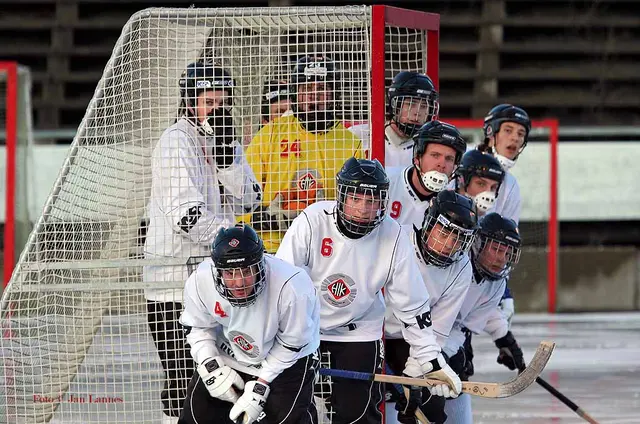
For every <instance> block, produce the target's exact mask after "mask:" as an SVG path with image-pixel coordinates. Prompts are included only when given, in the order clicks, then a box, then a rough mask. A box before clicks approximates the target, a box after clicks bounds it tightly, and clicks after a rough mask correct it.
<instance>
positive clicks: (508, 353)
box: [495, 331, 526, 371]
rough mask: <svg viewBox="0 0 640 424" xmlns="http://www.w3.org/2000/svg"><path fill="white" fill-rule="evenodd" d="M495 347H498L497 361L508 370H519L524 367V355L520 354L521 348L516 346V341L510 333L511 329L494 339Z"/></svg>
mask: <svg viewBox="0 0 640 424" xmlns="http://www.w3.org/2000/svg"><path fill="white" fill-rule="evenodd" d="M495 343H496V347H497V348H498V349H500V353H499V354H498V363H499V364H503V365H504V366H505V367H507V368H509V369H510V370H512V371H513V370H521V369H524V368H525V367H526V365H525V363H524V356H523V355H522V349H520V346H518V342H516V339H515V338H514V337H513V334H511V331H509V332H508V333H507V335H506V336H504V337H502V338H499V339H498V340H496V342H495Z"/></svg>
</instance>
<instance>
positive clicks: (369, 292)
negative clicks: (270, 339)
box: [276, 158, 461, 424]
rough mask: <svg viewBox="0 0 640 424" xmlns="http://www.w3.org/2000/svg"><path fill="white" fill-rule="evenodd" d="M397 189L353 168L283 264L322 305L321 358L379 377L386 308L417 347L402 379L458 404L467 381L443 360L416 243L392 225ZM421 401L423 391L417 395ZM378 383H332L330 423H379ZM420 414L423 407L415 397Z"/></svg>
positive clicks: (288, 239)
mask: <svg viewBox="0 0 640 424" xmlns="http://www.w3.org/2000/svg"><path fill="white" fill-rule="evenodd" d="M388 189H389V180H388V178H387V175H386V173H385V171H384V168H383V167H382V165H381V164H380V162H378V161H377V160H376V161H371V160H366V159H355V158H351V159H348V160H347V161H346V162H345V164H344V166H343V167H342V169H341V170H340V172H339V173H338V175H337V191H338V192H337V201H322V202H318V203H316V204H314V205H311V206H309V207H308V208H306V209H305V210H304V211H303V212H302V213H301V214H300V216H298V217H297V218H296V219H295V220H294V221H293V223H292V225H291V227H290V228H289V231H287V233H286V234H285V236H284V239H283V241H282V244H281V246H280V248H279V249H278V253H277V255H276V256H278V257H280V258H282V259H285V260H287V261H289V262H291V263H293V264H295V265H297V266H300V267H302V268H304V269H306V270H307V271H308V272H309V275H310V276H311V279H312V280H313V282H314V283H315V285H316V289H317V290H318V292H319V296H320V340H321V342H320V351H321V354H324V355H327V356H328V357H329V360H330V365H331V367H332V368H340V369H347V370H353V371H365V372H380V371H381V369H382V368H381V366H382V359H383V347H382V344H381V339H382V326H383V321H384V315H385V301H384V299H383V297H382V292H381V290H382V289H383V288H384V289H385V293H386V297H387V307H388V308H390V309H391V310H392V311H393V313H394V315H395V316H396V317H397V318H398V320H399V321H400V322H402V323H403V325H402V330H401V331H402V337H403V338H404V339H405V340H406V341H407V343H408V344H409V346H410V348H411V355H410V356H409V358H408V360H407V362H406V364H405V366H404V371H403V373H404V374H405V375H407V376H410V377H415V378H422V377H425V376H427V377H429V378H435V379H438V380H440V381H443V382H444V383H443V384H441V385H438V386H435V387H433V388H432V389H431V392H432V393H434V394H439V395H444V396H445V397H455V396H457V395H458V394H459V393H460V390H461V386H460V381H459V379H458V378H457V376H456V375H455V373H453V371H452V370H451V368H450V367H449V366H448V365H447V363H446V361H445V359H444V357H443V356H442V354H441V353H440V347H439V346H438V344H437V343H436V339H435V335H434V333H433V330H432V326H431V316H430V315H431V311H430V309H429V295H428V293H427V290H426V286H425V284H424V282H423V281H422V277H421V275H420V270H419V269H418V265H417V262H416V260H415V256H414V252H413V248H412V246H411V242H410V240H409V238H408V236H407V235H406V234H405V233H404V232H403V231H402V229H401V227H400V225H399V224H398V223H397V222H395V221H394V220H393V219H392V218H390V217H389V216H387V214H386V209H387V201H388ZM418 395H420V392H418ZM381 400H382V395H381V387H380V384H379V383H376V382H369V381H359V380H345V379H334V380H333V382H332V393H331V395H330V397H329V398H328V399H327V401H328V403H329V405H330V409H331V410H332V411H333V412H334V416H333V420H332V422H333V423H334V424H342V423H372V424H373V423H378V424H379V423H381V421H382V416H381V413H380V411H379V408H378V407H379V406H380V402H381ZM411 401H412V402H411V403H409V404H408V405H407V409H406V410H405V411H404V412H405V413H406V414H407V415H409V416H410V415H413V413H414V412H415V409H416V408H417V406H418V405H419V403H420V402H421V399H420V398H412V399H411Z"/></svg>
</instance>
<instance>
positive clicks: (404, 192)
mask: <svg viewBox="0 0 640 424" xmlns="http://www.w3.org/2000/svg"><path fill="white" fill-rule="evenodd" d="M413 142H414V144H413V154H412V156H413V157H412V159H411V160H410V161H407V162H406V163H405V167H403V168H399V167H395V168H389V167H387V174H388V175H389V181H390V185H389V197H390V198H389V202H390V206H389V210H390V212H389V215H390V216H391V217H392V218H393V219H395V220H396V221H398V222H399V223H400V225H402V226H403V227H404V228H405V231H407V233H410V232H411V231H412V229H413V226H414V225H415V226H420V225H421V224H422V221H423V219H424V213H425V210H426V209H427V207H428V206H429V200H431V198H433V197H434V196H435V194H437V193H439V192H440V191H442V190H444V189H445V188H446V186H447V184H448V183H449V178H450V177H452V176H453V173H454V171H455V169H456V166H457V165H458V164H459V163H460V160H461V158H462V155H463V154H464V152H465V150H466V143H465V141H464V139H463V138H462V136H461V135H460V132H459V131H458V130H457V129H456V127H454V126H453V125H450V124H447V123H445V122H441V121H432V122H427V123H426V124H424V125H423V126H422V127H420V129H419V130H418V132H417V133H416V134H415V136H414V139H413ZM409 163H410V164H411V165H410V166H406V165H407V164H409Z"/></svg>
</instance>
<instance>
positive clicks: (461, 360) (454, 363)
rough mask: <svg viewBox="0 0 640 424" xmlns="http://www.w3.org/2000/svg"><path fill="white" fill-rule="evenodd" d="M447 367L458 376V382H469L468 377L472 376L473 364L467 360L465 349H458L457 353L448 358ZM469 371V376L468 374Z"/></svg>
mask: <svg viewBox="0 0 640 424" xmlns="http://www.w3.org/2000/svg"><path fill="white" fill-rule="evenodd" d="M448 362H449V366H450V367H451V369H452V370H453V371H454V372H455V373H456V374H458V377H460V380H462V381H469V376H471V375H473V363H472V362H471V361H470V360H469V358H467V355H466V352H465V349H464V348H463V347H460V349H458V352H457V353H456V354H455V355H453V356H452V357H451V358H449V361H448ZM469 371H470V372H471V374H469Z"/></svg>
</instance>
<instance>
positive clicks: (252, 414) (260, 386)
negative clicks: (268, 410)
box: [229, 380, 271, 424]
mask: <svg viewBox="0 0 640 424" xmlns="http://www.w3.org/2000/svg"><path fill="white" fill-rule="evenodd" d="M270 391H271V389H270V388H269V386H268V385H267V384H265V383H260V382H259V381H256V380H252V381H249V382H247V384H245V386H244V393H243V394H242V396H240V398H239V399H238V400H237V401H236V404H235V405H233V408H231V411H230V412H229V418H231V421H233V422H235V423H237V424H251V423H253V422H255V421H257V420H258V418H260V416H261V415H263V414H264V413H263V412H262V410H263V409H264V406H265V405H266V403H267V397H268V396H269V392H270Z"/></svg>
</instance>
